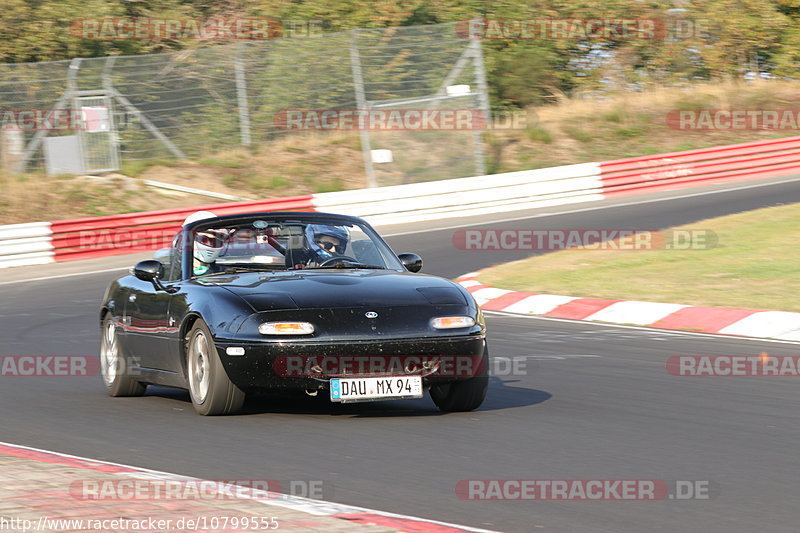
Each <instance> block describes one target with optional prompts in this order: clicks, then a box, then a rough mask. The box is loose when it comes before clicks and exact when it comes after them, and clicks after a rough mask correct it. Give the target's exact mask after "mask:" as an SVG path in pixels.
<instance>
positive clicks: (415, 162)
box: [0, 24, 489, 186]
mask: <svg viewBox="0 0 800 533" xmlns="http://www.w3.org/2000/svg"><path fill="white" fill-rule="evenodd" d="M483 69H484V67H483V58H482V56H481V49H480V45H479V43H478V42H477V41H470V40H467V39H464V38H463V37H462V36H460V35H459V34H458V32H457V28H456V25H455V24H439V25H426V26H410V27H399V28H384V29H362V30H353V31H348V32H341V33H331V34H323V35H317V36H313V37H307V38H291V39H276V40H271V41H259V42H239V43H234V44H225V45H220V46H213V47H205V48H198V49H193V50H186V51H181V52H175V53H169V54H155V55H142V56H117V57H102V58H91V59H80V58H77V59H73V60H72V61H57V62H50V63H29V64H2V65H0V110H3V112H4V113H5V115H4V120H3V130H2V132H0V166H2V168H5V169H7V170H13V171H18V172H22V171H33V170H38V169H44V168H45V166H47V167H48V168H49V167H51V166H52V164H51V163H52V160H53V158H56V157H58V156H59V154H61V155H62V156H63V155H64V150H65V148H64V147H61V148H60V150H61V151H59V146H60V145H58V144H57V143H55V142H48V140H52V139H55V140H58V139H57V138H58V137H68V136H74V137H75V144H74V146H75V147H76V150H77V151H78V153H79V154H80V163H79V164H78V166H79V167H80V168H79V170H81V171H84V172H91V171H101V170H108V169H111V168H114V167H116V168H119V165H120V164H122V163H125V162H129V161H137V160H143V161H148V160H163V159H195V158H199V157H202V156H208V155H210V154H213V153H214V152H217V151H219V150H224V149H229V148H233V147H236V146H245V147H255V146H259V148H261V145H263V144H264V143H269V142H270V141H273V140H276V139H278V138H280V137H282V136H286V135H320V134H322V135H324V134H326V133H325V132H328V131H339V132H340V133H339V134H341V130H343V129H344V130H347V131H349V132H350V133H349V134H351V135H359V136H360V141H361V146H362V150H363V152H364V167H365V183H366V184H368V185H370V186H382V185H393V184H397V183H410V182H418V181H428V180H436V179H442V178H455V177H464V176H472V175H479V174H483V173H484V156H483V151H482V148H481V144H482V143H481V132H480V130H478V129H474V127H467V128H462V129H452V128H450V129H448V128H443V129H442V128H438V127H436V125H435V124H434V125H433V127H429V126H430V125H429V124H428V125H426V124H422V125H419V124H418V123H416V122H415V123H414V127H404V126H401V127H397V128H390V129H388V130H387V129H385V128H383V127H381V128H374V127H370V126H369V125H364V124H363V123H360V122H357V124H360V127H359V126H355V127H353V126H349V127H342V122H341V121H338V122H334V123H333V124H332V125H330V124H328V126H331V127H330V128H328V127H327V126H326V125H324V124H323V125H322V126H315V125H313V124H312V125H309V124H308V123H307V121H305V122H303V121H300V122H298V123H297V124H295V126H298V127H287V123H286V120H285V118H286V113H287V110H295V111H298V110H299V111H298V112H302V113H304V114H301V116H303V117H306V118H307V117H308V115H309V110H316V111H319V112H321V111H322V110H339V113H340V114H341V113H342V111H341V110H350V111H353V112H354V113H355V115H358V114H359V113H361V114H362V116H363V113H367V114H368V113H375V112H378V111H381V110H382V111H386V112H387V113H390V112H391V111H394V110H402V112H403V113H409V112H411V110H413V111H414V113H416V114H418V113H419V112H423V113H424V112H426V111H427V112H431V111H446V110H451V111H452V110H471V112H476V113H479V114H482V116H483V118H484V119H487V118H488V116H489V106H488V97H487V89H486V81H485V74H484V70H483ZM87 109H89V110H91V111H92V112H93V113H94V115H93V116H95V117H96V118H95V122H96V123H97V124H95V125H94V126H89V125H87V124H86V122H91V118H89V119H87V116H89V115H91V113H89V114H87V113H88V112H87ZM104 109H106V110H109V111H110V112H109V113H107V116H105V114H106V113H104ZM25 110H44V111H45V112H46V111H48V110H49V111H51V112H52V111H53V110H68V111H69V112H72V111H77V112H79V113H80V116H81V117H82V120H83V121H84V124H83V126H82V127H81V128H78V131H69V128H65V129H60V128H52V127H49V128H48V127H37V128H27V127H17V128H14V127H13V124H11V123H10V122H9V121H10V120H13V119H15V118H17V119H18V118H19V116H20V112H21V111H25ZM99 115H103V116H100V118H97V116H99ZM315 116H319V113H317V114H316V115H315ZM387 116H388V115H387ZM384 125H385V123H384ZM308 130H313V131H312V132H311V133H309V131H308ZM70 138H71V137H70ZM67 140H68V139H61V141H64V143H66V142H67ZM64 146H66V147H67V148H66V149H67V151H69V148H68V147H69V146H70V145H69V144H68V143H67V144H64ZM267 146H268V145H267ZM48 150H49V151H50V152H51V153H50V155H49V156H48ZM48 160H50V161H48ZM46 163H47V165H46ZM55 168H56V169H58V168H61V167H59V166H58V165H56V167H55ZM67 168H69V166H67ZM54 171H55V170H54Z"/></svg>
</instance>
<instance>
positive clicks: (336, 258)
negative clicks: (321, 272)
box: [319, 255, 360, 267]
mask: <svg viewBox="0 0 800 533" xmlns="http://www.w3.org/2000/svg"><path fill="white" fill-rule="evenodd" d="M337 261H349V262H351V263H360V261H359V260H358V259H356V258H355V257H350V256H349V255H337V256H334V257H329V258H327V259H326V260H325V261H323V262H322V263H320V264H319V266H321V267H324V266H326V265H329V264H331V263H335V262H337Z"/></svg>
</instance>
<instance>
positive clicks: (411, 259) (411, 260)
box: [397, 254, 422, 272]
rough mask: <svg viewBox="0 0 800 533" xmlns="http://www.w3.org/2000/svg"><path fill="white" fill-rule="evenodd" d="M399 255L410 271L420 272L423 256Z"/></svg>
mask: <svg viewBox="0 0 800 533" xmlns="http://www.w3.org/2000/svg"><path fill="white" fill-rule="evenodd" d="M397 257H398V258H399V259H400V262H401V263H403V266H404V267H406V270H408V271H409V272H419V271H420V270H422V258H421V257H420V256H418V255H417V254H400V255H398V256H397Z"/></svg>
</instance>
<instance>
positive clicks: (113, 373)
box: [100, 315, 147, 396]
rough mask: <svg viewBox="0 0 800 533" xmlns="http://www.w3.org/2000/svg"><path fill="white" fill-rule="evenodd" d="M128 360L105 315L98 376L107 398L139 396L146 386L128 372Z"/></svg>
mask: <svg viewBox="0 0 800 533" xmlns="http://www.w3.org/2000/svg"><path fill="white" fill-rule="evenodd" d="M129 362H130V358H129V357H128V356H127V354H125V352H124V351H123V350H122V346H121V345H120V343H119V338H118V337H117V327H116V325H115V324H114V322H113V320H111V316H110V315H106V317H105V318H104V319H103V322H102V324H101V326H100V376H101V377H102V378H103V384H105V386H106V392H108V395H109V396H141V395H142V394H144V391H145V389H146V388H147V385H145V384H144V383H140V382H139V381H137V380H136V379H135V378H134V376H133V375H132V373H131V370H130V364H129Z"/></svg>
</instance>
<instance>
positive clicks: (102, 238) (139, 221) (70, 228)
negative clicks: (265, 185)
mask: <svg viewBox="0 0 800 533" xmlns="http://www.w3.org/2000/svg"><path fill="white" fill-rule="evenodd" d="M203 209H205V210H209V211H213V212H214V213H215V214H217V215H233V214H236V213H243V212H247V211H251V212H252V211H294V210H313V206H312V204H311V195H305V196H293V197H288V198H272V199H268V200H254V201H249V202H234V203H227V204H212V205H205V206H198V207H185V208H180V209H166V210H162V211H150V212H145V213H131V214H126V215H112V216H105V217H89V218H79V219H74V220H59V221H57V222H53V223H52V225H51V229H52V243H53V249H54V251H55V256H54V259H55V261H71V260H75V259H88V258H91V257H101V256H105V255H120V254H128V253H133V252H143V251H147V250H157V249H159V248H164V247H165V246H169V245H170V244H171V243H172V238H173V237H174V236H175V234H176V233H177V232H178V230H180V228H181V223H182V222H183V220H184V219H185V218H186V217H187V216H188V215H189V214H191V213H194V212H195V211H199V210H203Z"/></svg>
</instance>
